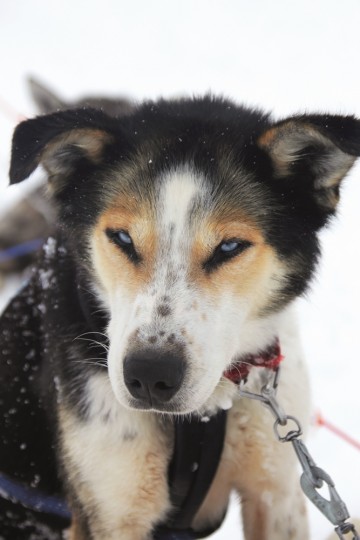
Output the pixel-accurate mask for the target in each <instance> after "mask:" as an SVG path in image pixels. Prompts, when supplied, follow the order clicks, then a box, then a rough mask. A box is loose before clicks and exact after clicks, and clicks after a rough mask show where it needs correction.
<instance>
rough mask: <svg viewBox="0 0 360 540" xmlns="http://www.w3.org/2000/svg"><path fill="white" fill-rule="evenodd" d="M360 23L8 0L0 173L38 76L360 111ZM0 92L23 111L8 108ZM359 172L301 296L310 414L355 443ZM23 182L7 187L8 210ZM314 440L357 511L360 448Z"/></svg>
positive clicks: (359, 365)
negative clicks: (28, 81)
mask: <svg viewBox="0 0 360 540" xmlns="http://www.w3.org/2000/svg"><path fill="white" fill-rule="evenodd" d="M359 20H360V4H359V2H358V0H344V1H343V2H338V0H317V1H316V2H314V1H313V0H302V2H298V3H294V2H289V1H287V0H277V1H276V2H274V1H273V2H270V1H268V0H253V1H252V2H249V1H248V0H221V1H220V0H197V1H196V2H195V1H194V0H172V1H171V2H169V1H168V0H152V1H151V2H149V1H147V0H132V1H131V2H126V3H125V2H118V1H117V0H105V1H102V2H100V1H98V0H88V1H87V3H86V9H84V5H83V4H82V3H81V2H79V3H74V2H73V1H71V0H63V2H62V3H61V6H59V4H55V3H54V2H51V1H49V0H33V1H32V2H26V1H25V0H22V1H20V2H8V3H7V4H6V9H5V8H3V9H2V10H1V17H0V50H1V51H2V54H1V56H0V67H1V87H0V137H1V141H2V145H1V148H0V175H1V178H0V181H1V183H2V185H5V183H6V177H7V170H8V166H9V152H10V141H11V134H12V130H13V128H14V125H15V123H16V122H17V121H18V118H19V117H20V116H21V115H27V116H30V115H32V114H34V112H35V111H34V108H33V105H32V103H31V99H30V97H29V95H28V94H27V91H26V85H25V77H26V76H28V75H29V74H31V75H34V76H37V77H38V78H39V79H40V80H42V81H44V82H46V83H47V84H49V86H51V87H53V88H54V89H56V90H58V92H59V93H60V94H61V95H62V96H64V97H66V98H68V99H73V98H75V97H80V96H82V95H84V94H89V93H99V94H108V95H129V96H133V97H135V98H136V99H143V98H155V97H157V96H160V95H162V96H165V97H167V96H174V95H176V96H178V95H183V94H187V95H191V94H201V93H204V92H206V91H209V90H211V91H213V92H214V93H222V94H225V95H226V96H230V97H233V98H234V99H236V100H237V101H239V102H244V103H246V104H251V105H256V106H260V107H263V108H265V109H271V110H273V111H274V114H275V115H276V116H277V117H282V116H286V115H288V114H292V113H296V112H304V111H328V112H332V113H342V114H357V115H358V116H360V70H359V68H358V66H359V51H360V31H359ZM3 101H5V102H6V103H8V104H9V105H11V106H12V108H13V109H15V112H9V111H7V112H6V113H5V107H4V106H3V105H2V103H3ZM359 177H360V169H359V166H357V167H355V169H354V170H353V171H352V172H351V174H349V176H348V179H347V180H346V183H345V187H344V189H343V194H342V203H341V207H340V212H339V217H338V218H337V219H336V220H335V221H334V223H333V224H332V226H331V227H330V228H329V229H328V230H327V231H325V232H324V233H323V234H322V243H323V248H324V256H323V259H322V263H321V266H320V268H319V272H318V275H317V279H316V282H314V284H313V288H312V289H313V290H312V292H311V294H309V295H308V298H306V300H301V302H300V303H299V322H300V326H301V331H302V335H303V344H304V350H305V353H306V357H307V361H308V365H309V369H310V372H311V377H312V386H313V403H314V412H315V411H318V410H319V411H321V412H322V414H323V415H324V417H326V418H327V419H329V420H330V421H331V422H332V423H334V424H336V425H338V426H339V427H341V428H342V429H343V430H345V431H346V432H348V433H349V434H350V435H352V436H353V437H354V438H356V439H357V440H360V422H359V416H360V414H359V413H360V405H359V397H358V396H359V381H358V379H357V377H358V376H359V379H360V358H359V347H358V343H357V341H356V340H357V335H358V334H357V333H358V331H359V324H360V315H359V311H358V306H359V304H360V287H359V276H360V258H359V242H360V232H359V231H360V212H359V203H360V181H359ZM33 178H35V181H37V178H38V176H37V175H34V177H33ZM31 181H34V179H32V180H31ZM27 186H29V183H26V184H25V189H26V188H27ZM23 189H24V188H23V187H21V188H19V187H18V186H15V187H12V188H11V189H9V190H8V192H7V194H6V195H1V205H0V206H1V207H4V206H5V205H6V204H10V203H9V201H11V200H15V199H16V198H17V197H19V194H21V192H22V190H23ZM7 294H9V293H7ZM269 421H271V416H270V415H269ZM308 443H309V449H310V452H311V454H312V455H313V457H314V459H315V460H316V461H317V463H318V464H319V465H320V466H321V467H322V468H324V469H325V470H326V471H327V472H328V473H329V474H330V475H331V476H332V477H333V479H334V481H335V483H336V486H337V488H338V491H339V493H340V495H341V496H342V497H343V498H344V499H345V501H346V503H347V505H348V507H349V509H350V513H351V514H352V515H355V516H360V490H359V489H358V485H359V484H360V453H359V452H358V451H357V450H356V449H355V448H353V447H351V446H350V445H348V444H346V443H344V442H342V441H341V440H340V439H337V438H336V437H335V436H334V435H333V434H331V433H330V432H328V431H326V429H325V428H315V427H314V428H313V429H312V432H311V433H310V436H309V439H308ZM265 496H267V495H266V494H264V497H265ZM238 515H239V514H238V510H237V508H236V506H235V505H232V506H231V509H230V512H229V515H228V518H227V520H226V523H225V525H224V526H223V528H222V529H221V530H220V531H219V532H217V533H216V534H214V535H213V538H214V540H232V539H237V540H238V539H239V538H240V535H239V527H240V525H239V517H238ZM310 517H311V530H312V538H313V539H314V540H321V539H325V538H326V536H327V535H328V534H329V532H330V531H331V529H332V526H331V524H329V523H328V522H327V521H326V519H325V518H324V517H323V516H322V515H321V514H320V513H319V512H317V511H316V510H315V509H312V508H311V510H310Z"/></svg>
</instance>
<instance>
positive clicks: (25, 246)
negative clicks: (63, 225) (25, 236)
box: [0, 238, 44, 263]
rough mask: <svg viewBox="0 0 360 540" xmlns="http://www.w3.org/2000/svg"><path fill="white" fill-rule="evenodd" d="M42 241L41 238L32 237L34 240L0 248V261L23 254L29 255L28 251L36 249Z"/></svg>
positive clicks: (31, 251)
mask: <svg viewBox="0 0 360 540" xmlns="http://www.w3.org/2000/svg"><path fill="white" fill-rule="evenodd" d="M43 243H44V240H43V239H42V238H34V240H29V241H28V242H23V243H22V244H17V245H16V246H11V247H9V248H6V249H2V250H0V263H3V262H6V261H10V260H12V259H17V258H18V257H23V256H24V255H29V254H30V253H33V252H34V251H37V250H38V249H39V248H40V247H41V246H42V245H43Z"/></svg>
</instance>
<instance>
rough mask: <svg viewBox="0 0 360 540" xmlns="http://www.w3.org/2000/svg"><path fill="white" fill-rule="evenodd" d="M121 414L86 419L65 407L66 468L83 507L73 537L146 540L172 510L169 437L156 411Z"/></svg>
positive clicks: (73, 539) (62, 415) (81, 539)
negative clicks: (168, 485)
mask: <svg viewBox="0 0 360 540" xmlns="http://www.w3.org/2000/svg"><path fill="white" fill-rule="evenodd" d="M107 412H109V411H107ZM121 414H122V415H123V416H119V417H118V416H117V415H116V414H115V415H114V417H113V418H111V414H106V415H105V416H103V417H101V416H99V415H98V416H96V418H93V419H91V420H86V421H82V420H79V419H78V418H77V417H76V415H75V414H73V413H71V412H70V411H69V410H65V409H64V408H63V409H62V410H61V413H60V426H61V440H62V456H63V457H62V460H63V466H64V469H65V475H66V480H67V483H68V485H70V490H69V491H70V493H71V492H73V493H74V495H75V497H74V499H75V500H77V501H78V503H79V506H80V507H81V512H80V514H81V520H78V519H76V514H75V521H74V524H73V527H72V529H71V536H70V538H71V540H85V539H86V540H89V538H91V540H104V539H105V538H106V540H119V538H121V539H122V540H147V539H148V538H149V536H150V535H151V531H152V529H153V528H154V526H155V525H156V523H157V522H158V521H160V520H162V519H163V518H164V517H165V515H166V512H167V511H168V510H169V507H170V505H169V499H168V487H167V468H168V463H169V458H170V455H171V440H170V439H171V437H168V435H167V433H166V431H165V430H164V429H163V426H162V425H161V424H160V422H159V418H158V417H156V415H151V414H150V413H149V414H146V415H144V414H137V413H136V411H135V412H134V411H132V412H131V411H130V412H129V411H126V410H124V411H121ZM124 417H125V419H124ZM170 436H171V433H170ZM70 500H71V496H70ZM70 506H71V502H70ZM83 517H84V519H83ZM86 528H88V529H89V531H90V534H88V535H87V534H86Z"/></svg>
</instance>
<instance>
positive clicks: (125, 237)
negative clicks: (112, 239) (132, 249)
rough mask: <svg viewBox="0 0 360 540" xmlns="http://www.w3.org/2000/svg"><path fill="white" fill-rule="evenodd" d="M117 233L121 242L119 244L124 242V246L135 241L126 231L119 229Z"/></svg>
mask: <svg viewBox="0 0 360 540" xmlns="http://www.w3.org/2000/svg"><path fill="white" fill-rule="evenodd" d="M116 235H117V240H118V242H119V244H122V245H123V246H131V245H132V243H133V241H132V239H131V236H130V235H129V234H128V233H126V232H125V231H118V232H117V233H116Z"/></svg>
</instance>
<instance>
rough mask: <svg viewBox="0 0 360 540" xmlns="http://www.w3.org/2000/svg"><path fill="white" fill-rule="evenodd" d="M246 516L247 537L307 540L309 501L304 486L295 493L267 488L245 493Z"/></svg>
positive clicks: (270, 539) (243, 500) (275, 539)
mask: <svg viewBox="0 0 360 540" xmlns="http://www.w3.org/2000/svg"><path fill="white" fill-rule="evenodd" d="M242 515H243V523H244V535H245V538H246V540H307V538H308V526H307V519H306V507H305V500H304V497H303V495H302V493H300V488H297V487H296V488H295V489H294V492H293V493H289V492H280V493H278V492H276V490H273V492H272V493H270V492H268V491H266V490H264V491H263V492H262V493H256V494H255V493H249V494H243V497H242Z"/></svg>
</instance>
